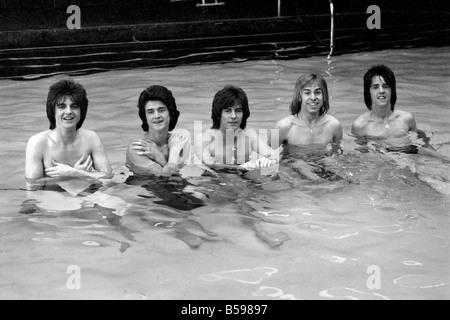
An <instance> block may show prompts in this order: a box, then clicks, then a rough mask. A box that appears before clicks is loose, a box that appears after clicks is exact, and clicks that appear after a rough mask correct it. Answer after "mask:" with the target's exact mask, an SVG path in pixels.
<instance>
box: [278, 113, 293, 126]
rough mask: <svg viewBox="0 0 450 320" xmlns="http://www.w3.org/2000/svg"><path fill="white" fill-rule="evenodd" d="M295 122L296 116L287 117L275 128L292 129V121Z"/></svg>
mask: <svg viewBox="0 0 450 320" xmlns="http://www.w3.org/2000/svg"><path fill="white" fill-rule="evenodd" d="M293 120H294V116H293V115H290V116H287V117H285V118H283V119H281V120H279V121H278V122H277V124H276V125H275V127H277V128H285V127H290V126H292V121H293Z"/></svg>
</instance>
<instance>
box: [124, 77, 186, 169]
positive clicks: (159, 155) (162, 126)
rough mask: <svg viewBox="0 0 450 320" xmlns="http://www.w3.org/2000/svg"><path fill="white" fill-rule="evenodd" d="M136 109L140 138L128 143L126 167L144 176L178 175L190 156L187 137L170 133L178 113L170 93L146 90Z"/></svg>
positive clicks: (162, 90) (165, 89)
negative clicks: (139, 120)
mask: <svg viewBox="0 0 450 320" xmlns="http://www.w3.org/2000/svg"><path fill="white" fill-rule="evenodd" d="M138 108H139V117H140V119H141V121H142V129H143V130H144V134H143V135H142V136H141V137H140V138H139V139H135V140H133V141H132V142H131V143H130V145H129V147H128V151H127V160H126V165H127V167H128V168H130V170H131V171H133V172H134V173H135V174H138V175H145V176H171V175H176V174H178V173H179V170H180V168H181V167H183V166H184V164H185V162H186V160H187V157H188V156H189V154H190V140H189V137H190V135H189V133H187V134H184V131H182V130H178V131H176V130H174V129H175V126H176V124H177V122H178V117H179V116H180V112H179V111H178V109H177V105H176V101H175V98H174V97H173V94H172V92H171V91H170V90H169V89H167V88H166V87H163V86H158V85H154V86H150V87H148V88H147V89H145V90H144V91H143V92H142V93H141V95H140V96H139V101H138Z"/></svg>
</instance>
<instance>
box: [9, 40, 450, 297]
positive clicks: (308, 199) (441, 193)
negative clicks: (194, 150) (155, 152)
mask: <svg viewBox="0 0 450 320" xmlns="http://www.w3.org/2000/svg"><path fill="white" fill-rule="evenodd" d="M448 49H449V48H448V47H447V48H422V49H408V50H388V51H379V52H370V53H365V52H361V53H355V54H348V55H342V56H337V57H332V59H331V60H326V58H325V57H312V58H307V59H300V60H295V61H281V62H280V61H254V62H243V63H227V64H218V65H196V66H183V67H176V68H170V69H134V70H121V71H111V72H107V73H101V74H93V75H86V76H80V77H76V78H75V80H76V81H79V82H80V83H82V84H83V85H84V86H85V88H86V89H87V92H88V97H89V101H90V107H89V111H88V116H87V120H86V122H85V124H84V126H85V127H86V128H89V129H92V130H95V131H96V132H97V133H98V134H99V135H100V137H101V139H102V141H103V143H104V145H105V148H106V150H107V152H108V156H109V158H110V160H111V162H112V165H113V168H114V171H115V178H114V180H113V182H112V183H111V184H110V185H108V186H106V187H105V186H97V187H95V188H93V189H92V190H90V191H89V192H87V195H84V196H75V197H74V196H72V195H71V194H69V193H68V192H56V191H40V192H35V193H29V192H25V191H24V190H23V188H24V178H23V170H24V152H25V146H26V143H27V140H28V138H29V137H30V136H32V135H33V134H35V133H37V132H39V131H42V130H45V129H46V128H47V127H48V122H47V119H46V115H45V100H46V96H47V91H48V88H49V86H50V85H51V84H53V83H54V82H56V81H57V80H60V79H62V78H63V76H57V77H53V78H47V79H40V80H36V81H32V82H14V81H7V80H3V81H1V82H0V97H1V98H2V107H1V108H2V110H1V115H2V116H1V124H2V125H1V129H0V147H1V150H2V151H1V153H0V161H1V163H2V167H1V169H0V173H1V176H2V180H1V182H0V189H1V191H0V193H1V197H0V208H1V209H0V257H1V258H0V270H1V273H0V299H95V298H101V299H242V300H245V299H274V300H278V299H281V300H288V299H448V298H449V297H450V290H449V283H450V275H449V271H448V270H449V262H450V256H449V252H450V251H449V231H448V230H449V205H450V201H449V192H448V190H449V189H448V188H449V187H448V185H449V184H448V180H446V179H445V177H446V175H445V173H448V168H449V165H448V164H446V163H444V162H443V161H440V160H438V159H435V158H430V157H425V156H421V155H414V154H413V155H409V154H399V153H391V154H382V153H379V152H377V151H376V150H375V149H374V148H369V150H368V152H361V148H360V146H359V145H357V144H356V143H355V141H354V140H353V138H352V137H351V136H350V135H349V133H350V126H351V123H352V121H353V120H354V119H355V118H356V117H357V116H358V115H359V114H361V113H362V112H364V111H365V110H366V107H365V105H364V102H363V93H362V92H363V87H362V76H363V74H364V72H365V71H366V70H367V69H368V68H369V67H370V66H371V65H373V64H376V63H386V64H387V65H388V66H390V67H391V68H392V69H393V70H394V72H395V73H396V77H397V86H398V87H397V94H398V102H397V106H396V107H397V108H398V109H401V110H406V111H410V112H413V113H414V115H415V117H416V120H417V123H418V127H419V128H421V129H423V130H425V131H426V132H427V133H428V134H429V135H430V136H432V138H431V144H432V145H433V146H434V147H436V148H437V149H438V151H439V152H440V153H442V154H443V155H446V156H450V126H449V121H450V120H449V119H450V107H449V106H450V98H449V97H448V94H447V93H448V89H449V88H450V77H449V76H450V67H449V66H448V64H447V61H448V59H449V55H450V54H449V50H448ZM310 71H316V72H320V73H321V74H323V75H324V76H326V80H327V82H328V86H329V91H330V99H331V101H330V103H331V110H330V113H331V114H332V115H334V116H335V117H336V118H338V119H339V120H340V121H341V122H342V124H343V126H344V141H343V150H344V153H343V154H342V155H340V156H339V157H335V158H331V159H329V158H325V159H319V160H318V161H316V164H317V163H318V164H321V165H323V168H325V169H326V170H327V172H325V173H324V178H323V179H321V180H319V181H310V180H308V179H305V178H302V177H301V176H300V175H297V176H296V175H295V174H294V173H295V172H290V171H288V170H281V171H283V172H285V173H286V172H287V174H289V175H287V174H285V175H281V177H280V179H268V178H264V179H260V180H257V181H254V180H249V179H247V178H246V177H245V176H239V175H236V174H221V175H220V176H219V177H194V178H189V179H186V180H183V179H181V178H174V179H170V180H165V179H162V180H161V181H157V182H155V181H154V180H149V179H137V178H135V177H134V178H133V177H130V174H129V172H128V170H127V169H126V168H125V166H124V162H125V152H126V148H127V146H128V143H129V140H130V139H133V138H135V137H136V136H138V135H139V134H140V130H141V129H140V123H139V118H138V116H137V107H136V105H137V98H138V96H139V94H140V92H141V91H142V90H143V89H144V88H146V87H148V86H149V85H152V84H161V85H165V86H167V87H168V88H169V89H170V90H172V92H173V93H174V96H175V97H176V100H177V104H178V107H179V109H180V111H181V116H180V121H179V124H178V127H179V128H185V129H187V130H189V131H190V132H191V133H193V130H194V122H195V121H201V122H202V123H203V128H204V129H206V128H207V127H208V126H209V125H210V107H211V102H212V98H213V96H214V94H215V93H216V92H217V91H218V90H219V89H221V88H222V87H223V86H224V85H225V84H229V83H232V84H235V85H237V86H241V87H242V88H243V89H244V90H245V91H246V92H247V94H248V97H249V101H250V110H251V117H250V119H249V121H248V126H249V127H254V128H257V129H266V128H271V127H272V126H273V125H274V123H275V122H276V120H278V119H280V118H282V117H284V116H285V115H287V114H288V107H289V103H290V100H291V99H292V94H293V88H294V84H295V81H296V79H297V78H298V76H299V74H300V73H303V72H310ZM413 141H415V140H414V137H413ZM415 142H417V143H418V144H419V143H420V141H415ZM301 152H303V153H305V152H304V150H302V151H301ZM306 157H307V156H306ZM286 166H287V165H286ZM294 171H295V170H294ZM329 172H331V173H334V174H335V175H336V176H337V178H336V179H329V176H327V175H326V174H327V173H329ZM440 172H441V173H442V174H439V173H440ZM264 240H266V241H264ZM71 266H76V267H78V268H79V270H80V271H81V278H80V280H81V282H80V286H81V287H80V289H72V290H71V289H70V288H69V287H70V286H68V281H70V279H71V278H70V276H71V273H70V270H72V269H70V267H71ZM374 270H375V271H374ZM68 271H69V273H68ZM373 275H379V278H376V279H375V278H373V277H372V276H373ZM374 279H375V280H377V281H378V280H379V281H378V282H377V281H375V280H374Z"/></svg>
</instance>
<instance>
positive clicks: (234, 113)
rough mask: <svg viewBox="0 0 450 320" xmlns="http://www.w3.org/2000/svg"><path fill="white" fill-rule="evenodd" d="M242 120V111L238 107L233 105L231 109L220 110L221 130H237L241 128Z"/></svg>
mask: <svg viewBox="0 0 450 320" xmlns="http://www.w3.org/2000/svg"><path fill="white" fill-rule="evenodd" d="M243 118H244V111H243V110H242V107H241V106H240V105H235V106H234V107H231V108H226V109H223V110H222V117H221V118H220V129H221V130H227V129H232V130H237V129H239V128H240V127H241V124H242V120H243Z"/></svg>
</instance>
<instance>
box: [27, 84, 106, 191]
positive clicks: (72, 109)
mask: <svg viewBox="0 0 450 320" xmlns="http://www.w3.org/2000/svg"><path fill="white" fill-rule="evenodd" d="M87 109H88V99H87V96H86V90H85V89H84V88H83V86H81V85H80V84H79V83H75V82H74V81H72V80H62V81H59V82H57V83H55V84H54V85H52V86H51V87H50V90H49V93H48V97H47V117H48V120H49V122H50V128H49V130H46V131H43V132H41V133H38V134H36V135H35V136H33V137H31V138H30V140H29V141H28V145H27V149H26V163H25V178H26V182H27V189H28V190H37V189H42V188H44V186H45V184H46V182H47V181H49V180H64V179H67V178H74V177H87V178H93V179H109V178H111V177H112V169H111V165H110V162H109V160H108V158H107V155H106V153H105V150H104V148H103V145H102V142H101V141H100V138H99V137H98V135H97V134H96V133H95V132H93V131H91V130H86V129H82V128H81V127H82V125H83V122H84V120H85V119H86V114H87Z"/></svg>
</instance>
